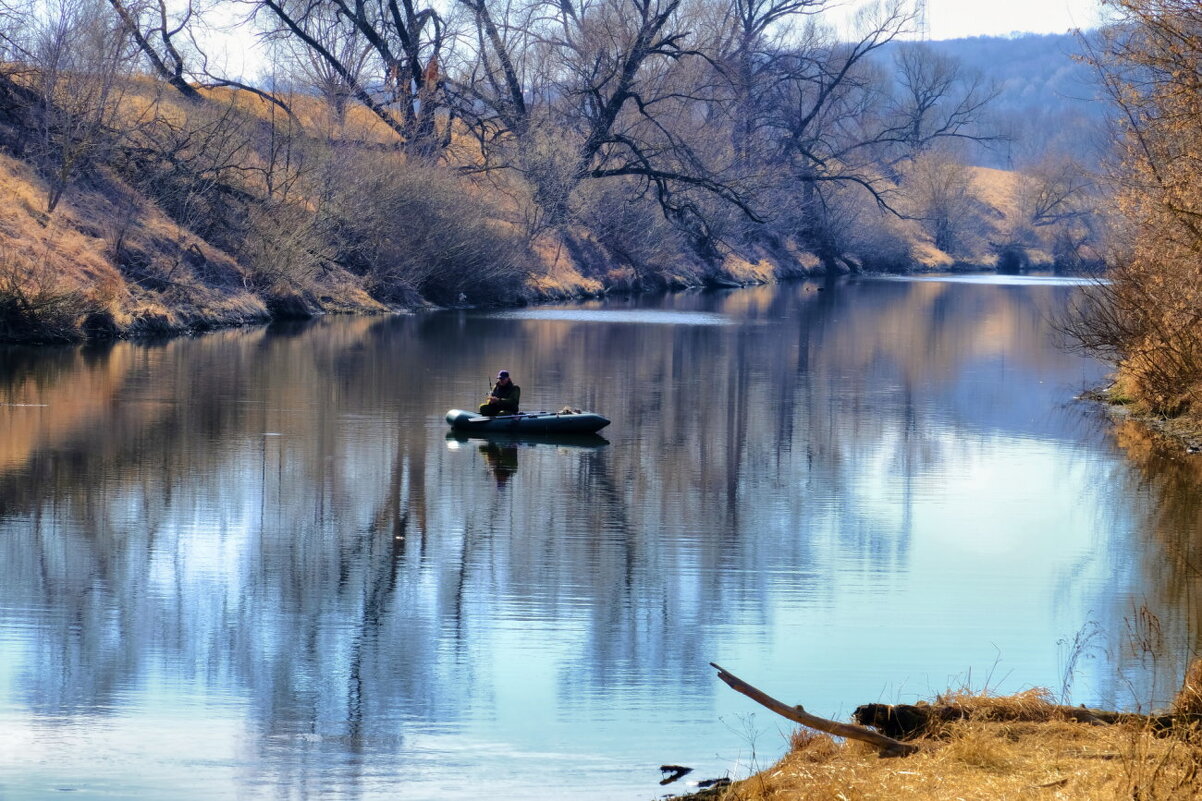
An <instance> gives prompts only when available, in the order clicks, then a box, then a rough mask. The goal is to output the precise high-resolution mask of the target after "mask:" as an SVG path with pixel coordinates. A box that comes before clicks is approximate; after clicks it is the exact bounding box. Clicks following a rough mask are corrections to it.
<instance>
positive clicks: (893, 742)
mask: <svg viewBox="0 0 1202 801" xmlns="http://www.w3.org/2000/svg"><path fill="white" fill-rule="evenodd" d="M710 666H711V667H713V668H714V669H715V670H717V671H718V678H720V679H722V681H724V682H726V684H727V685H729V686H730V688H731V689H732V690H734V691H735V692H739V693H742V694H743V695H745V696H747V697H748V698H750V699H751V700H753V701H755V702H756V703H758V704H760V705H762V706H765V707H767V708H768V709H771V710H772V711H773V712H775V713H776V714H778V715H780V716H781V717H784V718H788V719H789V720H791V721H793V722H794V723H800V724H801V725H802V726H807V727H809V728H811V729H817V730H818V731H823V732H826V733H827V734H833V735H835V736H836V737H845V738H847V739H849V740H859V741H860V742H863V743H868V744H869V745H871V746H872V747H873V748H875V749H877V751H878V752H879V753H880V755H881V756H882V757H898V756H909V755H910V754H913V753H916V752H918V750H919V747H918V746H917V745H914V744H912V743H907V742H903V741H904V740H910V739H914V738H916V737H923V736H927V735H931V734H937V733H938V732H939V731H940V730H941V729H942V728H943V724H945V723H948V722H950V721H954V720H966V719H968V718H971V717H974V711H973V709H972V708H970V707H968V706H961V705H959V704H947V703H937V704H926V703H920V704H917V705H910V704H864V705H863V706H859V707H856V711H855V712H854V713H853V715H852V717H853V718H855V720H856V724H851V723H839V722H838V721H834V720H827V719H826V718H820V717H818V716H817V715H811V714H810V713H809V712H806V711H805V709H804V708H803V707H801V706H790V705H789V704H786V703H784V702H783V701H778V700H777V699H775V698H773V697H772V696H770V695H768V694H767V693H765V692H764V691H762V690H760V689H757V688H756V687H753V686H752V685H750V684H748V683H747V682H745V681H743V680H742V679H740V678H739V677H738V676H736V675H734V674H733V673H731V672H730V671H728V670H726V669H725V668H723V667H722V666H721V665H716V664H714V663H713V662H710ZM976 716H978V717H980V718H981V719H987V720H1010V721H1019V720H1026V721H1031V720H1071V721H1076V722H1077V723H1088V724H1091V725H1094V726H1107V725H1114V724H1119V723H1126V724H1132V725H1136V726H1143V727H1147V728H1148V729H1150V730H1152V731H1154V732H1160V733H1169V732H1173V731H1186V730H1196V728H1197V727H1199V726H1202V713H1199V712H1177V713H1170V714H1163V715H1138V714H1135V713H1133V712H1110V711H1107V710H1104V709H1088V708H1086V707H1083V706H1063V705H1059V704H1040V705H1039V706H1038V707H1036V708H1034V709H1028V710H1023V709H1016V710H1012V711H1011V710H1005V709H1000V708H994V709H988V710H978V711H977V712H976ZM857 724H858V725H857Z"/></svg>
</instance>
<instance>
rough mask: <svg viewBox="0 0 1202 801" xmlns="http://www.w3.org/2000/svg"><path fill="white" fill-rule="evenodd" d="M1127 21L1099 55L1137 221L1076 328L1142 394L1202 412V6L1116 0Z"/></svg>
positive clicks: (1122, 194)
mask: <svg viewBox="0 0 1202 801" xmlns="http://www.w3.org/2000/svg"><path fill="white" fill-rule="evenodd" d="M1108 4H1109V5H1110V6H1111V7H1112V8H1113V9H1114V10H1115V11H1116V12H1117V13H1118V15H1119V17H1120V18H1121V20H1122V24H1121V25H1119V26H1116V27H1115V28H1114V29H1113V30H1112V32H1111V33H1110V35H1109V38H1108V39H1107V41H1106V46H1105V49H1104V51H1103V52H1102V53H1101V54H1100V55H1099V56H1098V57H1097V63H1098V66H1099V67H1100V69H1101V72H1102V75H1103V77H1104V79H1105V80H1106V84H1107V87H1108V88H1109V90H1110V92H1111V95H1112V97H1113V98H1114V100H1115V101H1116V102H1117V103H1118V104H1119V107H1120V109H1121V111H1122V119H1123V124H1124V133H1125V154H1124V159H1123V164H1122V167H1121V170H1120V173H1119V176H1118V178H1119V181H1118V188H1117V193H1116V197H1117V206H1118V209H1119V211H1120V212H1121V213H1122V214H1123V216H1124V217H1125V218H1126V219H1127V221H1128V222H1129V226H1128V241H1127V243H1126V246H1125V251H1124V252H1123V253H1121V254H1120V255H1119V256H1118V257H1117V258H1116V259H1115V263H1114V266H1113V268H1112V271H1111V274H1110V282H1109V283H1107V284H1103V285H1099V286H1098V287H1097V288H1096V289H1095V290H1094V291H1093V292H1092V293H1091V294H1090V295H1089V296H1088V297H1087V298H1086V299H1085V301H1084V302H1083V303H1082V305H1081V306H1080V308H1079V310H1078V311H1079V314H1078V316H1077V319H1076V321H1075V323H1074V324H1073V325H1072V326H1071V329H1072V332H1073V333H1074V334H1076V335H1077V336H1078V338H1079V340H1080V342H1081V343H1082V344H1083V345H1085V346H1086V347H1087V348H1089V349H1092V350H1095V351H1098V352H1100V353H1102V354H1104V355H1107V356H1109V357H1110V358H1112V359H1114V360H1115V361H1116V363H1117V364H1118V366H1119V370H1120V378H1121V379H1122V380H1123V382H1124V386H1125V387H1126V388H1127V389H1128V390H1129V391H1130V392H1131V394H1132V399H1133V400H1134V401H1136V402H1137V403H1138V404H1140V406H1141V407H1142V408H1143V409H1144V410H1146V411H1150V412H1153V413H1157V414H1163V415H1167V416H1176V415H1180V414H1183V413H1188V412H1191V411H1192V412H1195V413H1197V412H1199V411H1202V403H1200V401H1202V269H1200V268H1199V263H1200V258H1202V181H1200V180H1199V179H1200V178H1202V162H1200V161H1199V159H1198V158H1197V156H1196V153H1197V152H1198V148H1199V147H1200V146H1202V7H1200V6H1198V5H1197V4H1196V3H1192V2H1184V0H1110V2H1109V3H1108Z"/></svg>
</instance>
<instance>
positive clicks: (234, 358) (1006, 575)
mask: <svg viewBox="0 0 1202 801" xmlns="http://www.w3.org/2000/svg"><path fill="white" fill-rule="evenodd" d="M1068 283H1069V284H1071V282H1068ZM1076 291H1079V290H1078V289H1077V288H1075V287H1073V286H1071V285H1066V282H1061V281H1039V280H1035V281H1024V280H1018V281H1014V280H1006V281H995V280H988V279H974V280H968V281H964V280H959V279H958V280H911V281H899V280H872V279H865V280H857V281H852V282H847V283H843V284H840V285H838V286H832V287H829V288H827V289H826V290H825V291H819V289H818V288H817V287H816V286H814V285H804V284H797V285H790V286H785V287H779V288H771V287H769V288H759V289H750V290H739V291H733V292H728V293H720V294H685V295H676V296H672V297H668V298H665V299H662V300H645V299H644V300H636V301H608V302H604V303H595V304H589V305H587V306H583V307H571V308H537V309H529V310H517V311H508V312H501V313H491V314H490V313H484V312H447V313H437V314H430V315H422V316H412V317H399V318H387V319H385V318H380V319H334V320H323V321H319V322H317V323H315V324H312V325H307V326H280V327H273V328H269V329H265V330H264V329H258V330H251V331H245V332H226V333H218V334H213V335H209V336H205V337H200V338H197V339H179V340H173V341H170V342H167V343H163V344H154V345H147V344H130V343H120V344H116V345H110V346H103V347H89V348H83V349H75V348H72V349H49V350H48V349H41V350H32V349H16V348H9V349H5V350H0V404H2V405H0V435H2V436H0V799H4V800H5V801H10V800H13V799H32V798H47V797H51V796H54V795H57V793H58V792H60V791H73V792H74V797H81V798H123V799H161V798H164V797H168V796H167V795H165V792H166V791H169V797H171V798H173V799H209V798H241V799H260V798H262V799H268V798H270V799H277V798H322V799H330V798H351V799H359V798H363V799H376V798H390V799H392V798H402V799H473V798H480V797H485V796H487V797H495V798H501V799H508V798H525V799H560V798H572V799H605V800H606V801H621V799H632V800H633V799H650V798H654V797H656V796H658V795H660V794H662V793H664V792H666V791H667V790H681V791H683V790H687V789H688V788H687V787H683V786H682V784H683V783H681V784H677V785H673V786H672V787H669V788H661V787H660V786H659V785H658V779H659V778H660V774H659V772H658V769H657V768H658V766H659V765H660V764H662V763H678V764H684V765H690V766H693V767H694V768H696V771H695V772H694V774H693V775H692V776H690V777H689V778H690V779H704V778H710V777H714V776H721V775H727V774H730V775H734V776H736V777H741V776H745V775H747V774H748V773H749V772H750V771H753V770H755V769H757V768H760V767H764V766H766V765H768V764H770V763H771V762H772V761H774V760H775V759H776V758H777V757H779V756H780V754H781V753H782V752H783V750H784V748H785V741H784V735H785V734H787V732H788V730H789V728H790V726H789V725H788V724H787V723H785V722H784V721H782V720H779V719H776V718H774V717H773V716H772V715H771V714H770V713H768V712H766V711H759V710H757V708H756V707H755V706H754V705H753V704H752V703H751V702H750V701H748V700H747V699H745V698H743V697H742V696H739V695H737V694H735V693H733V692H732V691H730V690H729V689H727V688H726V687H725V685H722V684H721V683H720V682H718V681H717V679H716V678H715V676H714V671H713V670H712V669H711V668H710V667H709V666H708V663H709V662H711V661H713V662H717V663H719V664H721V665H723V666H724V667H726V668H728V669H729V670H731V671H732V672H734V673H736V674H738V675H740V676H742V677H743V678H745V679H747V680H748V681H751V682H752V683H754V684H756V685H758V686H760V687H762V688H763V689H765V690H766V691H768V692H770V693H772V694H773V695H776V696H778V697H780V698H783V699H786V700H789V701H790V702H793V703H802V704H804V705H805V706H806V708H807V709H808V710H810V711H812V712H815V713H817V714H823V715H828V716H837V717H846V716H847V715H848V714H849V713H850V712H851V710H852V709H853V708H854V707H855V706H856V705H858V704H860V703H865V702H869V701H877V700H884V701H889V702H894V701H912V700H914V699H915V698H918V697H924V696H929V695H931V694H933V693H935V692H939V691H941V690H944V689H947V688H948V687H956V686H960V685H965V684H967V685H969V686H971V687H973V688H976V689H980V688H982V687H988V688H991V689H996V690H998V691H1003V692H1008V691H1016V690H1021V689H1025V688H1027V687H1030V686H1041V687H1048V688H1050V689H1052V691H1053V692H1055V693H1056V694H1057V695H1060V694H1061V693H1064V692H1067V693H1069V698H1070V699H1071V701H1073V702H1084V703H1090V704H1101V705H1105V706H1125V707H1132V706H1136V705H1147V704H1149V703H1155V702H1157V701H1161V700H1163V699H1164V697H1165V696H1166V694H1167V693H1171V692H1172V690H1173V689H1174V686H1173V685H1174V684H1175V682H1176V676H1178V675H1180V669H1181V659H1182V658H1184V655H1185V654H1186V652H1187V651H1188V650H1189V649H1190V648H1192V647H1194V645H1195V644H1196V632H1197V631H1198V628H1199V627H1198V625H1197V621H1196V620H1195V618H1194V615H1195V610H1196V608H1197V607H1198V604H1197V603H1196V599H1195V598H1194V595H1193V593H1194V592H1195V590H1194V587H1195V586H1196V584H1197V582H1196V581H1195V577H1194V575H1193V574H1190V573H1188V571H1187V570H1186V568H1184V567H1182V565H1183V564H1185V563H1189V562H1191V561H1192V563H1194V564H1197V563H1199V562H1198V561H1197V560H1191V559H1190V558H1188V557H1189V556H1190V554H1189V539H1188V538H1189V536H1190V535H1191V534H1192V533H1195V532H1196V531H1197V527H1198V519H1199V518H1198V501H1197V498H1198V492H1197V488H1196V485H1195V484H1192V483H1190V480H1188V478H1183V477H1182V474H1181V473H1180V469H1181V465H1180V464H1178V463H1176V462H1174V460H1172V459H1168V460H1167V461H1166V460H1159V461H1158V460H1157V459H1153V458H1151V457H1149V458H1146V459H1144V460H1142V461H1133V460H1132V459H1131V458H1130V457H1129V456H1127V455H1126V453H1125V452H1124V451H1123V450H1120V448H1119V447H1118V444H1116V441H1115V439H1114V437H1113V436H1111V434H1110V433H1109V427H1108V425H1107V424H1106V423H1105V422H1104V421H1103V420H1102V419H1100V418H1099V416H1098V414H1097V412H1096V410H1093V409H1091V408H1090V407H1089V406H1086V405H1084V404H1081V403H1078V402H1076V401H1074V400H1073V398H1074V396H1075V395H1076V394H1077V393H1078V392H1079V391H1080V390H1081V389H1082V388H1084V387H1087V386H1091V385H1095V384H1097V383H1098V382H1099V381H1100V379H1101V376H1102V374H1103V371H1102V368H1101V367H1100V366H1099V365H1097V364H1094V363H1092V362H1089V361H1087V360H1084V359H1082V358H1080V357H1078V356H1075V355H1071V354H1068V353H1066V352H1064V351H1061V350H1058V349H1057V348H1056V347H1055V346H1054V343H1053V337H1052V335H1051V331H1050V326H1049V323H1048V319H1049V318H1050V317H1052V316H1053V315H1055V314H1056V313H1057V312H1058V310H1060V309H1061V308H1063V306H1064V304H1065V303H1066V302H1067V301H1068V300H1069V299H1070V298H1071V296H1072V294H1073V293H1074V292H1076ZM502 367H503V368H508V369H509V370H511V371H513V373H514V376H515V378H516V380H517V382H518V383H519V384H520V385H522V387H523V401H524V405H525V407H526V408H527V409H537V408H545V409H557V408H559V407H561V406H563V405H565V404H571V405H573V406H578V407H583V408H587V409H592V410H595V411H598V412H601V413H603V414H606V415H607V416H609V417H611V418H612V419H613V421H614V422H613V425H612V426H610V427H609V428H607V429H605V431H603V432H602V435H603V437H604V439H603V440H601V441H572V440H568V441H558V442H557V441H538V440H519V441H512V440H510V441H506V440H496V441H489V440H483V439H463V440H459V439H455V438H453V437H448V436H447V431H446V425H445V423H444V422H443V419H442V416H443V414H444V412H445V411H446V410H447V409H448V408H450V407H456V406H471V405H474V404H475V403H478V402H479V401H480V399H481V398H482V396H483V395H484V394H486V391H487V389H488V384H487V381H488V378H489V376H491V375H493V374H495V372H496V370H497V369H498V368H502ZM1174 471H1177V472H1174ZM1182 554H1185V556H1182ZM1144 606H1146V607H1147V608H1148V609H1149V610H1151V611H1152V612H1153V613H1154V614H1155V615H1156V616H1157V622H1158V626H1159V630H1158V631H1156V632H1151V633H1149V632H1148V631H1143V633H1144V634H1148V635H1149V636H1152V635H1153V634H1154V635H1156V636H1159V637H1160V638H1161V648H1160V651H1159V652H1158V654H1157V655H1155V656H1154V657H1149V656H1148V655H1147V654H1146V653H1141V651H1140V649H1139V648H1138V647H1133V646H1132V644H1133V635H1138V634H1139V633H1140V632H1141V629H1140V624H1139V620H1140V616H1139V615H1138V610H1139V609H1140V608H1141V607H1144ZM1074 643H1076V644H1075V645H1074Z"/></svg>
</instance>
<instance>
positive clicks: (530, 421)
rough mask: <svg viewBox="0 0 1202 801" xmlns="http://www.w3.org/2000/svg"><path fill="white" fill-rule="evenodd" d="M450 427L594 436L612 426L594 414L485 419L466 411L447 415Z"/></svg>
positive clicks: (534, 414) (531, 414)
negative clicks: (595, 433) (592, 434)
mask: <svg viewBox="0 0 1202 801" xmlns="http://www.w3.org/2000/svg"><path fill="white" fill-rule="evenodd" d="M447 423H448V424H450V426H451V428H452V430H454V431H469V432H477V431H478V432H481V433H483V432H489V433H493V432H495V433H498V434H499V433H513V434H517V433H523V432H530V433H539V434H591V433H594V432H596V431H600V430H601V429H603V428H605V427H606V426H607V425H609V420H607V419H606V418H604V417H602V416H601V415H599V414H594V413H593V412H582V411H577V410H575V409H574V410H572V411H570V412H567V411H564V412H520V413H518V414H499V415H497V416H496V417H484V416H483V415H479V414H476V413H475V412H468V411H464V410H463V409H451V411H449V412H447Z"/></svg>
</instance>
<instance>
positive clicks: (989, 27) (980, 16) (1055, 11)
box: [926, 0, 1101, 39]
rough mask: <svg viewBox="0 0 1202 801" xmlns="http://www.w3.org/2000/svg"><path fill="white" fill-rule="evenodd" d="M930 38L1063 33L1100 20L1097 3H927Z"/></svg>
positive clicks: (1060, 0) (979, 0)
mask: <svg viewBox="0 0 1202 801" xmlns="http://www.w3.org/2000/svg"><path fill="white" fill-rule="evenodd" d="M926 2H927V25H928V26H929V27H930V32H931V38H932V39H959V38H961V37H965V36H1004V35H1006V34H1008V33H1013V32H1022V33H1064V32H1065V31H1068V30H1071V29H1073V28H1094V27H1097V25H1098V24H1099V21H1100V20H1101V8H1100V6H1099V5H1098V3H1097V2H1096V0H1000V1H999V0H994V2H986V1H984V0H926Z"/></svg>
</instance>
